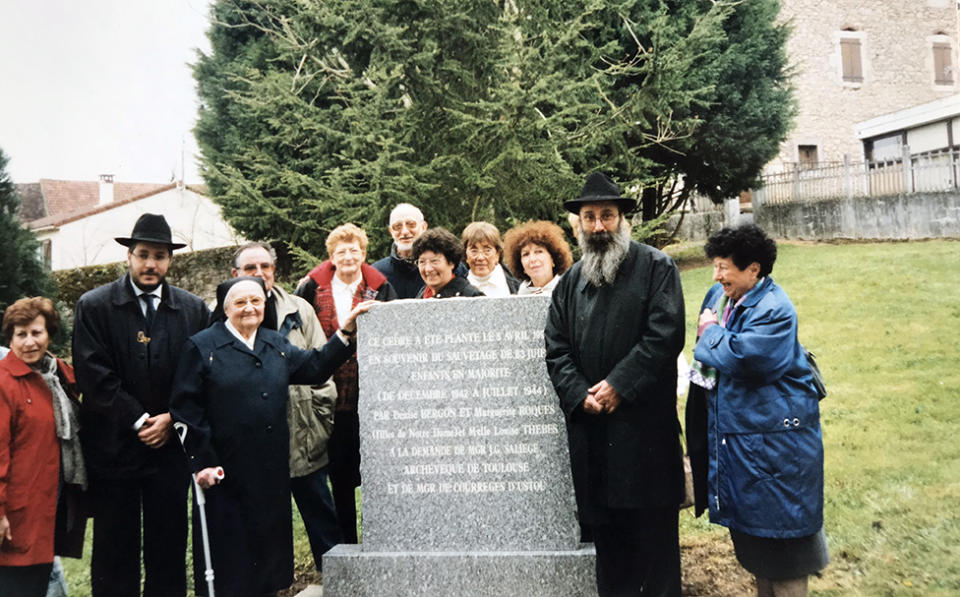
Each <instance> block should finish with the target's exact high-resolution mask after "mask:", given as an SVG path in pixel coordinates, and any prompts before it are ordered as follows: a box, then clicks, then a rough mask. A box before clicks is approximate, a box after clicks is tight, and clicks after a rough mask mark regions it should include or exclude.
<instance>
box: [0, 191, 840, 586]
mask: <svg viewBox="0 0 960 597" xmlns="http://www.w3.org/2000/svg"><path fill="white" fill-rule="evenodd" d="M635 206H636V202H635V200H633V199H631V198H627V197H623V196H622V195H621V193H620V191H619V188H618V187H617V185H616V184H615V183H614V182H613V181H612V180H611V179H610V178H608V177H607V176H605V175H603V174H600V173H594V174H591V175H590V176H589V177H588V178H587V180H586V184H585V186H584V188H583V191H582V192H581V194H580V196H579V197H577V198H574V199H570V200H567V201H565V202H564V207H565V208H566V209H567V210H568V211H569V212H570V213H571V214H573V215H574V216H576V218H575V219H574V220H573V222H574V228H575V234H576V237H577V241H578V245H579V247H580V249H581V252H582V258H581V259H580V260H579V261H578V262H577V263H573V259H572V253H571V250H570V247H569V245H568V244H567V242H566V240H565V237H564V233H563V231H562V229H561V228H560V227H559V226H557V225H556V224H554V223H551V222H544V221H539V222H529V223H526V224H523V225H520V226H517V227H515V228H513V229H511V230H509V231H508V232H507V233H506V234H505V235H504V237H503V239H502V240H501V235H500V233H499V231H498V230H497V228H496V227H494V226H493V225H491V224H489V223H486V222H474V223H472V224H470V225H468V226H467V227H466V228H465V229H464V230H463V232H462V235H461V238H457V237H456V236H454V235H453V234H452V233H450V232H449V231H447V230H445V229H443V228H430V227H428V225H427V222H426V221H425V219H424V216H423V213H422V212H421V211H420V210H419V209H418V208H416V207H415V206H413V205H411V204H400V205H398V206H396V207H395V208H394V209H393V210H392V212H391V213H390V218H389V232H390V235H391V237H392V239H393V243H392V246H391V250H390V255H389V256H387V257H385V258H383V259H381V260H379V261H376V262H375V263H373V264H372V265H370V264H368V263H367V245H368V239H367V235H366V233H365V232H364V231H363V230H362V229H361V228H360V227H358V226H355V225H353V224H344V225H341V226H338V227H337V228H335V229H334V230H333V231H331V233H330V234H329V236H328V238H327V241H326V249H327V253H328V256H329V259H328V260H327V261H324V262H323V263H321V264H319V265H318V266H317V267H316V268H314V269H313V270H311V271H310V272H309V274H308V275H307V276H306V277H305V278H304V279H302V280H301V281H300V282H299V285H298V287H297V289H296V292H295V293H292V294H291V293H288V292H287V291H285V290H284V289H283V288H282V287H280V286H279V285H278V284H276V280H275V274H276V254H275V252H274V251H273V249H272V247H271V246H270V245H269V244H267V243H262V242H252V243H248V244H246V245H244V246H242V247H240V248H239V249H238V251H237V252H236V254H235V256H234V262H233V263H232V264H231V265H232V267H231V268H230V274H231V277H229V278H228V279H227V280H226V281H224V282H223V283H221V284H220V285H219V286H218V287H217V293H216V294H217V296H216V298H217V302H216V307H215V309H214V311H213V313H212V314H211V312H210V310H209V309H208V307H207V305H206V304H205V303H204V301H203V300H202V299H200V298H199V297H197V296H195V295H192V294H190V293H188V292H186V291H184V290H181V289H178V288H176V287H174V286H172V285H170V284H169V283H168V282H167V281H166V279H165V278H166V275H167V272H168V270H169V267H170V265H171V261H172V254H173V251H174V250H175V249H178V248H180V247H182V246H183V245H182V244H179V243H175V242H173V239H172V235H171V231H170V228H169V226H168V225H167V223H166V221H165V219H164V218H163V217H162V216H158V215H152V214H145V215H143V216H141V218H140V219H139V220H138V221H137V222H136V224H135V226H134V229H133V232H132V233H131V235H130V236H129V237H123V238H117V239H116V240H117V242H119V243H121V244H123V245H125V246H126V247H127V248H128V254H127V273H126V274H125V275H124V276H123V277H121V278H120V279H119V280H116V281H114V282H112V283H110V284H107V285H104V286H101V287H99V288H96V289H94V290H91V291H89V292H87V293H85V294H84V295H83V296H82V297H81V298H80V300H79V301H78V302H77V305H76V313H75V321H74V333H73V363H74V367H73V368H71V367H70V365H68V364H67V363H65V362H63V361H61V360H59V359H57V358H55V357H53V356H52V355H50V354H49V351H48V347H49V344H50V339H51V337H52V336H53V335H54V334H55V333H56V330H57V327H58V324H59V316H58V314H57V312H56V310H55V309H54V308H53V304H52V303H51V302H50V301H49V299H45V298H41V297H34V298H26V299H21V300H19V301H17V302H15V303H14V304H13V305H11V306H10V307H8V308H7V310H6V312H5V313H4V316H3V333H4V336H5V337H6V338H7V340H8V341H9V343H10V348H11V352H10V354H9V355H8V356H7V357H6V358H4V359H3V360H2V361H0V587H2V588H3V591H2V592H3V594H4V595H14V596H20V595H23V596H35V595H44V594H46V587H47V583H48V579H49V577H50V572H51V567H52V563H53V560H54V554H55V553H56V554H60V555H69V556H74V557H76V556H77V555H78V554H79V553H80V551H81V550H82V545H83V543H82V541H83V530H84V527H85V519H86V516H87V514H88V513H89V514H90V515H92V516H93V519H94V522H93V555H92V560H91V585H92V592H93V595H94V596H97V597H99V596H105V595H117V596H129V595H138V594H140V587H141V566H140V562H141V554H142V561H143V568H144V581H143V594H144V595H145V596H149V595H158V596H166V595H184V594H185V593H186V572H185V563H184V560H185V558H184V554H185V551H186V539H187V528H188V524H187V510H188V509H187V495H188V487H189V485H190V478H191V474H192V475H193V477H194V479H195V481H196V483H197V485H198V486H199V487H200V488H202V490H203V494H204V497H205V501H206V508H205V511H206V519H207V527H208V528H209V534H210V548H211V553H210V560H211V562H209V564H212V567H213V569H214V570H215V571H216V574H215V581H214V582H215V587H216V590H217V591H218V592H220V594H221V595H231V596H234V595H236V596H243V595H251V596H262V595H270V594H274V593H276V591H278V590H280V589H283V588H285V587H287V586H288V585H289V584H290V583H291V582H292V579H293V540H292V523H291V518H292V511H291V503H290V501H291V500H290V497H291V495H292V496H293V498H294V500H295V502H296V504H297V508H298V510H299V511H300V513H301V517H302V518H303V521H304V525H305V528H306V531H307V535H308V538H309V541H310V545H311V549H312V551H313V554H314V560H315V564H316V566H317V567H318V568H321V566H322V559H321V555H322V554H323V553H325V552H326V551H327V550H329V549H330V548H332V547H333V546H334V545H336V544H338V543H351V542H354V543H355V542H357V540H358V537H357V519H356V509H355V503H356V502H355V500H356V488H357V487H358V486H359V485H360V481H361V479H360V446H359V428H360V421H359V417H358V410H357V402H358V388H359V383H358V371H357V360H356V354H355V346H356V343H355V337H356V329H357V328H356V320H357V318H358V316H360V314H362V313H363V312H365V311H367V310H369V309H370V308H371V307H372V306H373V305H374V304H375V303H376V302H377V301H388V300H393V299H397V298H417V297H419V298H447V297H480V296H493V297H499V296H509V295H511V294H518V295H523V294H548V295H551V305H550V312H549V315H548V320H547V324H546V329H545V331H544V338H545V344H546V365H547V369H548V372H549V375H550V377H551V380H552V381H553V384H554V387H555V389H556V392H557V395H558V397H559V400H560V405H561V407H562V410H563V413H564V416H565V419H566V425H567V431H568V438H569V446H570V457H571V467H572V473H573V479H574V489H575V494H576V501H577V510H578V515H579V520H580V524H581V529H582V535H583V540H585V541H592V542H593V543H594V544H595V546H596V553H597V586H598V592H599V593H600V595H677V596H679V595H680V555H679V534H678V528H677V524H678V505H679V504H680V503H681V502H683V501H684V497H685V496H684V473H683V464H682V457H683V449H682V447H681V443H680V436H681V429H680V424H679V421H678V418H677V411H676V394H675V388H676V379H677V369H676V367H677V365H676V362H677V355H678V354H679V353H680V351H681V349H682V348H683V343H684V329H685V319H684V308H683V296H682V290H681V285H680V278H679V274H678V272H677V269H676V267H675V265H674V264H673V262H672V260H671V259H670V258H669V257H667V256H666V255H664V254H663V253H661V252H660V251H657V250H656V249H653V248H652V247H649V246H646V245H643V244H640V243H637V242H636V241H633V240H631V237H630V224H629V219H628V217H627V214H628V213H629V212H630V211H632V210H633V209H634V207H635ZM706 252H707V256H708V257H710V258H711V259H713V261H714V279H715V280H716V281H717V282H718V283H717V284H716V285H715V286H714V287H713V288H712V289H711V290H710V292H709V293H708V295H707V297H706V299H705V300H704V304H703V305H704V306H703V309H702V314H701V315H700V316H699V321H698V325H699V328H698V342H697V346H696V349H695V351H694V357H695V359H696V362H695V363H694V368H693V369H692V370H691V378H692V380H693V382H694V383H695V384H697V385H696V386H695V387H696V388H698V389H697V390H696V391H695V392H692V393H691V398H690V400H688V412H687V425H688V429H687V435H688V437H687V443H688V447H689V450H690V455H691V459H692V461H693V462H694V470H695V471H696V472H697V474H696V475H695V482H696V491H695V494H696V498H697V508H698V513H699V511H700V510H702V509H704V508H706V509H709V512H710V518H711V520H712V521H714V522H717V523H719V524H722V525H725V526H727V527H729V528H730V532H731V537H732V539H733V542H734V546H735V549H736V554H737V557H738V558H739V560H740V561H741V563H742V564H743V565H744V567H746V568H747V570H749V571H750V572H752V573H753V574H755V575H756V577H757V587H758V594H759V595H763V596H767V595H770V596H773V595H776V596H778V597H779V596H782V595H802V594H805V592H806V578H807V576H808V575H809V574H811V573H814V572H817V571H819V570H820V569H822V568H823V567H824V566H825V565H826V563H827V551H826V543H825V538H824V533H823V513H822V511H823V451H822V442H821V439H820V427H819V409H818V403H817V394H816V391H815V389H814V387H813V381H812V376H811V375H810V372H809V367H808V366H807V363H806V358H805V356H804V353H803V351H802V349H801V347H800V345H799V343H798V342H797V317H796V313H795V311H794V309H793V306H792V304H791V303H790V300H789V298H787V296H786V294H785V293H784V292H783V290H782V289H780V288H779V287H778V286H776V284H774V282H773V280H772V278H771V277H770V272H771V270H772V267H773V262H774V260H775V258H776V246H775V244H774V243H773V241H772V240H770V239H769V238H767V236H766V235H765V234H764V233H763V231H762V230H760V229H759V228H757V227H755V226H746V227H741V228H736V229H724V230H723V231H721V232H719V233H717V234H716V235H714V236H713V237H712V238H711V239H710V241H709V242H708V243H707V245H706ZM225 269H226V268H225ZM81 396H82V398H81ZM701 473H702V474H701ZM328 479H329V486H330V487H332V493H331V491H330V489H329V488H328ZM193 508H194V510H195V514H196V509H197V508H198V504H197V502H196V501H194V504H193ZM194 520H195V521H196V520H197V517H196V516H194ZM199 527H200V525H198V524H195V525H194V533H195V535H194V546H195V547H194V550H193V553H194V562H195V564H194V566H195V573H194V578H195V579H196V583H195V584H196V590H197V593H198V594H206V584H205V582H204V579H205V575H204V569H205V568H206V567H207V565H208V563H207V562H206V561H205V559H204V554H203V550H202V549H200V547H199V546H200V544H201V539H200V528H199Z"/></svg>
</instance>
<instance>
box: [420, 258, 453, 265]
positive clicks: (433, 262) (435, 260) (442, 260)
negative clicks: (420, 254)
mask: <svg viewBox="0 0 960 597" xmlns="http://www.w3.org/2000/svg"><path fill="white" fill-rule="evenodd" d="M446 263H447V260H446V258H444V257H431V258H430V259H418V260H417V267H427V266H428V265H431V266H433V267H442V266H443V265H445V264H446Z"/></svg>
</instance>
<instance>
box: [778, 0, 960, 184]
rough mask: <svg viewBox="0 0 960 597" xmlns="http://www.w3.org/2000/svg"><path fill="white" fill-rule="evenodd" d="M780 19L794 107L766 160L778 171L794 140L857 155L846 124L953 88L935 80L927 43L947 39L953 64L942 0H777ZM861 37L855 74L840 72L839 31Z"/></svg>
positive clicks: (952, 26) (951, 19)
mask: <svg viewBox="0 0 960 597" xmlns="http://www.w3.org/2000/svg"><path fill="white" fill-rule="evenodd" d="M780 19H781V20H782V21H785V22H788V23H790V26H791V27H792V30H793V31H792V33H791V36H790V40H789V42H788V43H787V52H788V55H789V58H790V63H791V65H792V66H793V68H794V72H795V75H794V77H793V79H792V83H793V85H794V87H795V89H796V99H797V103H798V107H799V113H798V115H797V121H796V126H795V128H794V130H793V132H792V133H791V134H790V136H789V137H788V138H787V140H786V141H785V142H784V143H783V144H782V145H781V153H780V155H779V156H778V158H777V159H776V160H774V161H773V162H771V164H769V165H768V168H769V169H771V170H780V169H782V168H783V167H784V166H786V164H787V163H792V162H796V161H798V155H797V145H816V146H817V148H818V159H819V160H820V161H821V162H823V161H841V160H842V159H843V155H844V154H848V155H849V156H850V157H851V159H853V160H858V159H861V157H862V153H863V152H862V146H861V143H860V142H859V141H858V140H857V139H856V136H855V134H854V130H853V126H854V124H856V123H858V122H861V121H863V120H867V119H870V118H873V117H876V116H880V115H883V114H887V113H890V112H895V111H897V110H901V109H903V108H908V107H910V106H913V105H917V104H922V103H925V102H929V101H933V100H936V99H939V98H941V97H945V96H948V95H951V94H954V93H956V92H957V89H958V85H957V77H956V75H954V83H953V84H951V85H935V84H934V71H933V50H932V43H933V39H934V36H935V34H937V33H944V34H945V36H943V37H938V38H937V39H938V40H949V42H950V43H951V45H952V46H953V59H952V64H953V66H954V70H955V71H956V69H957V64H958V62H957V7H956V3H955V2H951V1H948V0H911V1H909V2H877V1H876V0H833V1H831V2H824V1H823V0H783V1H782V9H781V13H780ZM848 28H849V29H854V30H855V31H853V32H844V35H852V36H855V37H858V38H860V39H861V44H862V45H861V59H862V65H863V81H862V82H861V83H850V82H844V81H843V79H842V76H841V63H840V44H839V39H840V36H841V30H843V29H848Z"/></svg>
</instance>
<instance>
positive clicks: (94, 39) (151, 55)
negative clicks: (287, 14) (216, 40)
mask: <svg viewBox="0 0 960 597" xmlns="http://www.w3.org/2000/svg"><path fill="white" fill-rule="evenodd" d="M208 4H209V2H208V0H0V15H2V16H0V148H2V149H3V151H4V153H5V154H6V155H7V157H8V158H10V163H9V164H8V165H7V172H8V173H9V174H10V176H11V177H12V178H13V180H14V182H18V183H21V182H36V181H37V180H39V179H40V178H55V179H66V180H97V177H98V176H99V175H100V174H114V175H115V176H116V179H115V180H116V181H117V182H166V181H169V180H170V179H171V176H172V175H174V174H175V175H176V177H177V178H179V177H180V172H181V168H180V163H181V159H180V158H181V153H183V155H184V163H185V168H184V171H185V179H186V182H187V183H199V182H201V180H200V178H199V176H198V175H197V168H196V155H195V154H196V152H197V145H196V141H195V140H194V138H193V133H192V132H191V130H192V128H193V124H194V121H195V120H196V112H197V99H196V92H195V90H194V81H193V77H192V74H191V70H190V66H189V64H190V63H193V62H195V60H196V53H195V52H196V49H197V48H200V49H202V50H204V51H208V49H209V44H208V42H207V39H206V37H205V35H204V33H205V31H206V28H207V8H208ZM181 150H183V152H182V151H181Z"/></svg>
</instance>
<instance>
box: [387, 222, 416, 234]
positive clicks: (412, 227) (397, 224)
mask: <svg viewBox="0 0 960 597" xmlns="http://www.w3.org/2000/svg"><path fill="white" fill-rule="evenodd" d="M419 227H420V222H418V221H416V220H407V221H405V222H394V223H393V224H390V230H393V231H394V232H400V231H401V230H403V229H404V228H407V229H409V230H416V229H417V228H419Z"/></svg>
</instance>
